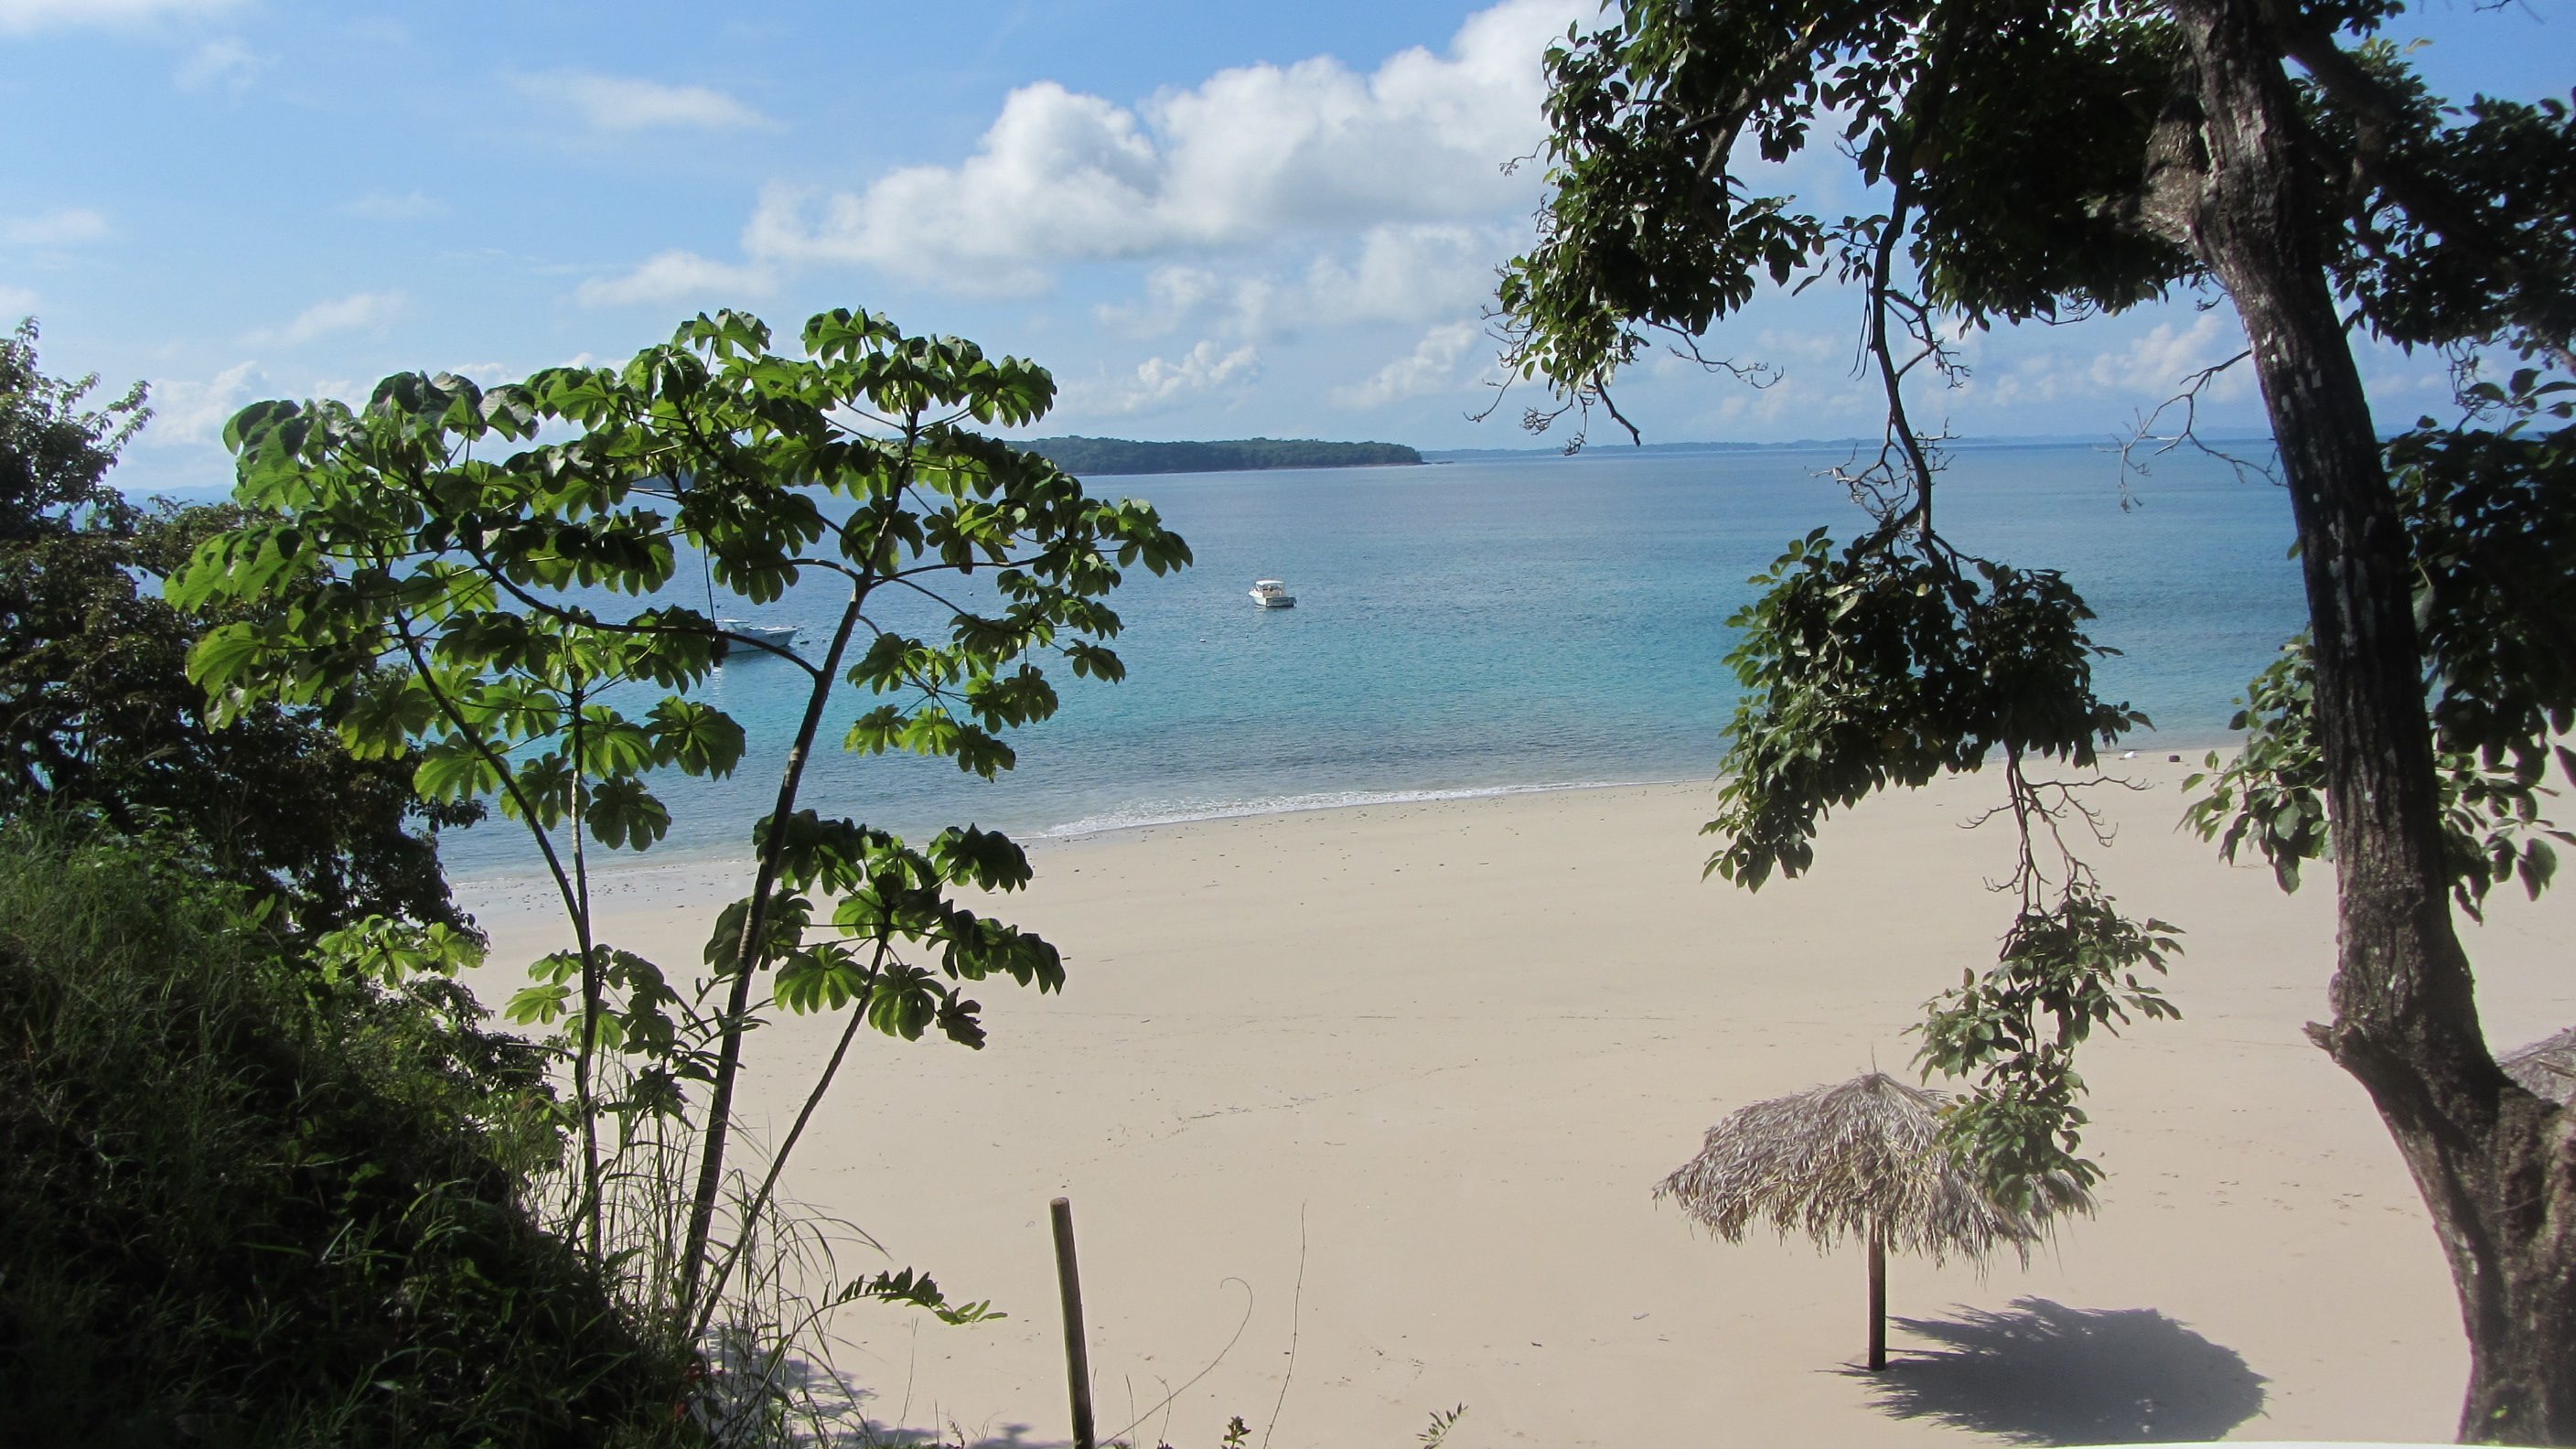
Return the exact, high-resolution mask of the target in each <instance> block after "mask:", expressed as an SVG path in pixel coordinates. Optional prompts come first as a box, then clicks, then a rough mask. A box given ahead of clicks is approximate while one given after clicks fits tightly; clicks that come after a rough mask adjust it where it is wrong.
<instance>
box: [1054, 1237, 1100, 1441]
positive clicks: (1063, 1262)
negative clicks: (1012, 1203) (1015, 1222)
mask: <svg viewBox="0 0 2576 1449" xmlns="http://www.w3.org/2000/svg"><path fill="white" fill-rule="evenodd" d="M1052 1207H1053V1210H1054V1216H1055V1281H1056V1287H1057V1288H1058V1289H1059V1290H1060V1291H1061V1292H1062V1293H1063V1295H1064V1376H1065V1381H1066V1383H1067V1384H1068V1385H1069V1386H1070V1387H1071V1388H1072V1391H1073V1449H1093V1445H1092V1427H1091V1350H1090V1348H1089V1347H1088V1346H1087V1345H1085V1344H1084V1342H1083V1335H1082V1271H1081V1269H1079V1268H1077V1267H1076V1266H1075V1265H1074V1261H1073V1204H1072V1202H1070V1201H1069V1200H1067V1199H1064V1198H1057V1199H1056V1200H1055V1202H1054V1203H1053V1204H1052Z"/></svg>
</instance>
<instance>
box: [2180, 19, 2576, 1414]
mask: <svg viewBox="0 0 2576 1449" xmlns="http://www.w3.org/2000/svg"><path fill="white" fill-rule="evenodd" d="M2173 9H2174V13H2175V15H2176V17H2177V19H2178V20H2180V22H2181V24H2182V30H2183V34H2184V39H2185V43H2186V60H2185V64H2186V67H2187V70H2186V75H2185V79H2184V85H2185V86H2186V87H2187V88H2188V89H2189V92H2190V93H2189V94H2187V95H2186V96H2185V97H2183V99H2184V100H2185V101H2186V103H2189V102H2193V101H2196V102H2197V112H2198V114H2197V117H2196V123H2197V124H2196V130H2197V135H2198V141H2199V147H2200V150H2201V153H2202V154H2201V155H2200V156H2199V157H2198V158H2197V160H2198V163H2199V164H2198V168H2197V169H2198V185H2197V188H2196V191H2197V194H2196V195H2195V196H2193V197H2192V198H2191V201H2192V204H2191V205H2190V206H2189V207H2188V208H2187V214H2188V217H2189V227H2190V241H2191V243H2192V245H2193V246H2194V247H2195V248H2196V249H2197V250H2198V251H2199V253H2200V255H2201V256H2202V258H2203V259H2204V260H2205V261H2206V262H2207V263H2208V264H2209V266H2210V268H2211V270H2212V271H2214V272H2215V273H2216V274H2217V275H2218V278H2219V280H2220V282H2221V283H2222V284H2223V285H2224V286H2225V287H2226V289H2227V291H2228V293H2229V295H2230V297H2231V298H2232V299H2233V300H2234V302H2235V304H2236V309H2237V312H2238V314H2239V315H2240V316H2241V317H2242V318H2243V319H2244V323H2245V330H2246V334H2247V337H2248V339H2249V341H2250V342H2251V343H2252V344H2253V354H2254V364H2255V370H2256V376H2257V377H2258V379H2259V381H2260V383H2261V386H2262V391H2263V399H2264V404H2265V407H2266V408H2267V410H2268V411H2269V413H2270V417H2271V422H2272V427H2273V433H2274V437H2275V438H2276V439H2277V441H2278V443H2279V446H2280V454H2281V467H2282V472H2283V474H2284V475H2285V478H2286V481H2287V483H2288V485H2289V492H2290V500H2291V505H2292V509H2293V511H2294V513H2295V515H2296V518H2297V521H2298V530H2299V539H2300V543H2301V546H2302V559H2301V562H2302V565H2303V568H2304V571H2305V576H2306V585H2307V596H2308V609H2309V615H2310V618H2311V621H2312V623H2313V626H2314V633H2315V651H2316V671H2317V698H2316V718H2317V729H2318V734H2319V739H2320V742H2321V745H2322V749H2323V755H2324V765H2325V773H2326V795H2327V807H2328V813H2329V815H2330V817H2331V821H2332V826H2333V837H2334V846H2335V858H2336V890H2337V906H2338V921H2339V930H2338V933H2337V942H2336V970H2335V976H2334V983H2333V988H2332V992H2331V998H2330V999H2331V1001H2332V1004H2333V1007H2334V1020H2333V1022H2332V1023H2331V1024H2329V1025H2324V1026H2313V1027H2311V1028H2310V1029H2309V1032H2310V1035H2311V1036H2312V1037H2313V1038H2314V1039H2315V1040H2316V1042H2317V1044H2318V1045H2319V1046H2321V1047H2323V1048H2324V1049H2325V1050H2326V1051H2327V1052H2328V1053H2330V1054H2331V1055H2332V1056H2333V1057H2334V1059H2335V1060H2336V1061H2337V1062H2338V1063H2339V1064H2340V1065H2342V1066H2343V1068H2344V1069H2345V1070H2346V1071H2348V1072H2350V1073H2351V1074H2352V1075H2353V1076H2354V1077H2355V1078H2356V1079H2358V1080H2359V1081H2360V1082H2361V1084H2362V1086H2363V1087H2364V1088H2365V1089H2367V1090H2368V1091H2369V1093H2370V1095H2371V1099H2372V1101H2373V1102H2374V1103H2375V1104H2376V1105H2377V1107H2378V1109H2379V1113H2380V1117H2381V1119H2382V1120H2383V1121H2384V1122H2386V1123H2387V1125H2388V1129H2389V1132H2390V1134H2391V1135H2392V1136H2393V1137H2394V1138H2395V1139H2396V1142H2397V1146H2398V1150H2399V1152H2400V1153H2401V1154H2402V1155H2403V1156H2404V1158H2405V1160H2406V1165H2407V1168H2408V1170H2409V1171H2410V1172H2411V1173H2412V1174H2413V1176H2414V1179H2415V1184H2416V1187H2417V1189H2418V1191H2420V1192H2421V1193H2422V1195H2423V1198H2424V1204H2425V1206H2426V1208H2427V1209H2428V1210H2429V1212H2430V1213H2431V1216H2432V1219H2433V1226H2434V1231H2435V1233H2436V1234H2437V1235H2438V1236H2439V1238H2440V1240H2441V1243H2442V1248H2443V1251H2444V1253H2445V1255H2446V1256H2447V1257H2448V1259H2449V1261H2450V1266H2451V1277H2452V1281H2453V1284H2454V1285H2455V1287H2456V1288H2457V1290H2458V1293H2459V1299H2460V1310H2461V1317H2462V1320H2463V1323H2464V1325H2465V1327H2466V1329H2467V1332H2468V1339H2469V1350H2470V1378H2469V1387H2468V1394H2467V1401H2466V1403H2465V1405H2464V1406H2463V1409H2462V1412H2461V1419H2460V1437H2461V1438H2462V1439H2463V1440H2466V1441H2488V1442H2512V1443H2523V1444H2576V1143H2571V1138H2570V1130H2569V1123H2568V1121H2567V1117H2568V1115H2569V1114H2567V1113H2564V1112H2562V1111H2561V1110H2559V1109H2558V1108H2557V1107H2555V1106H2554V1105H2553V1104H2551V1103H2548V1102H2546V1101H2542V1100H2540V1099H2538V1098H2536V1097H2533V1096H2532V1095H2531V1094H2530V1093H2528V1092H2525V1091H2524V1090H2523V1089H2521V1088H2520V1087H2518V1086H2516V1085H2514V1084H2513V1082H2512V1081H2511V1080H2510V1079H2508V1078H2507V1077H2506V1076H2505V1075H2504V1073H2503V1072H2502V1071H2501V1070H2500V1069H2499V1068H2498V1067H2497V1066H2496V1064H2495V1059H2494V1057H2493V1056H2492V1055H2491V1054H2490V1053H2489V1052H2488V1050H2487V1046H2486V1040H2485V1037H2484V1034H2483V1033H2482V1031H2481V1030H2480V1027H2479V1023H2478V1013H2477V1003H2476V998H2475V991H2474V984H2475V983H2474V981H2473V979H2472V976H2471V972H2470V967H2469V962H2468V957H2467V955H2466V953H2465V952H2464V951H2463V950H2462V949H2461V946H2460V942H2459V938H2458V936H2457V935H2456V934H2455V932H2454V931H2453V929H2452V921H2451V908H2450V900H2449V893H2448V887H2449V873H2448V869H2447V867H2446V865H2445V862H2444V858H2443V848H2442V847H2443V841H2442V818H2441V797H2440V790H2439V785H2438V781H2437V777H2436V774H2435V769H2434V759H2433V744H2432V730H2431V726H2430V723H2429V721H2428V719H2427V717H2426V713H2425V703H2424V686H2423V682H2422V668H2423V666H2422V656H2421V652H2420V649H2419V646H2418V642H2417V638H2416V632H2415V623H2414V616H2413V611H2412V587H2411V584H2412V580H2411V577H2410V574H2409V566H2408V562H2407V551H2406V543H2405V538H2404V535H2403V532H2402V531H2401V527H2400V524H2399V522H2398V519H2397V513H2396V507H2395V500H2394V498H2393V497H2392V495H2391V491H2390V488H2389V485H2388V479H2387V476H2386V474H2385V472H2384V470H2383V469H2382V466H2381V463H2380V453H2379V441H2378V435H2377V433H2376V431H2375V430H2374V428H2373V427H2372V424H2371V418H2370V408H2369V403H2368V400H2367V398H2366V396H2365V394H2364V392H2363V389H2362V385H2361V378H2360V374H2359V371H2358V369H2357V368H2356V367H2355V366H2354V363H2353V358H2352V350H2351V347H2350V344H2349V342H2348V340H2347V337H2346V334H2345V331H2344V328H2343V325H2342V320H2341V318H2340V317H2339V316H2338V314H2337V310H2336V306H2335V301H2334V297H2333V294H2332V293H2331V291H2330V290H2329V289H2328V286H2327V282H2326V272H2325V265H2324V263H2325V258H2324V254H2323V251H2322V243H2321V240H2320V237H2319V229H2318V226H2317V217H2318V215H2319V213H2318V211H2317V209H2316V198H2315V197H2314V196H2313V193H2312V191H2311V186H2312V184H2313V181H2312V178H2311V176H2310V175H2309V168H2308V167H2307V166H2306V165H2305V164H2304V158H2303V155H2302V133H2301V129H2300V125H2301V123H2300V121H2299V114H2298V110H2297V105H2296V100H2295V96H2294V94H2293V92H2292V90H2291V88H2290V84H2289V80H2288V77H2287V75H2286V73H2285V72H2284V71H2283V69H2282V66H2281V61H2280V57H2279V55H2278V54H2277V52H2276V50H2275V49H2274V48H2273V46H2272V45H2271V43H2270V42H2269V41H2268V40H2267V39H2266V34H2265V30H2264V27H2263V25H2262V23H2261V16H2260V15H2259V13H2258V0H2174V5H2173ZM2167 180H2168V181H2169V180H2170V178H2167ZM2169 214H2170V213H2169Z"/></svg>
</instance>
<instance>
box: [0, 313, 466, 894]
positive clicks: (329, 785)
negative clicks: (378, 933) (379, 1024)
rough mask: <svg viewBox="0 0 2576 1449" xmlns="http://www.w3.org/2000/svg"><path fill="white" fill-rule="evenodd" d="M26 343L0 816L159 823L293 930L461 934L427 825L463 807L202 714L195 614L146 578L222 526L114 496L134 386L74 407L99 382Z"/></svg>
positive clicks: (15, 413) (0, 656)
mask: <svg viewBox="0 0 2576 1449" xmlns="http://www.w3.org/2000/svg"><path fill="white" fill-rule="evenodd" d="M35 343H36V332H35V328H34V325H33V324H32V323H28V324H24V325H22V326H21V327H20V328H19V329H18V332H17V333H16V335H15V337H14V338H12V339H9V340H7V341H0V811H8V812H16V811H21V810H25V809H29V808H35V807H39V806H46V805H50V806H53V807H55V808H66V809H67V808H75V807H86V808H94V809H97V810H100V811H102V812H104V813H105V814H106V815H107V816H108V817H109V818H110V819H112V820H114V821H116V822H118V823H119V824H120V825H121V826H124V827H126V828H129V829H132V828H141V827H142V826H144V825H145V824H147V823H151V822H166V823H168V824H169V825H172V826H174V827H176V828H178V829H181V830H184V831H186V832H187V833H188V834H189V835H190V836H191V837H192V838H193V839H194V840H195V841H196V842H197V843H198V846H199V848H201V849H202V850H203V851H205V852H206V853H207V856H208V858H209V859H210V860H212V861H214V862H215V863H216V864H217V865H218V866H219V867H220V868H221V869H222V870H223V871H224V873H225V874H226V875H227V876H228V877H230V878H231V879H234V880H236V881H238V882H241V883H243V884H245V885H248V886H251V887H253V888H255V889H258V890H261V891H263V892H266V893H271V894H275V895H277V896H278V897H279V898H280V900H281V901H282V903H283V904H284V906H285V907H286V910H287V918H288V919H290V920H291V921H293V922H294V923H295V924H296V925H297V926H298V927H299V928H300V929H302V930H305V931H307V932H321V931H327V930H330V929H332V928H334V927H336V926H340V925H344V924H346V923H347V922H349V921H350V920H352V919H354V918H356V917H359V916H364V915H368V914H381V915H388V916H394V917H400V918H405V919H409V920H413V921H438V922H444V923H446V924H447V925H449V926H451V927H461V926H463V924H464V922H463V920H462V918H461V917H459V916H458V915H456V913H455V910H454V907H453V906H452V905H451V904H450V903H449V900H448V895H447V887H446V883H445V881H444V879H443V878H442V877H441V876H440V874H439V871H438V856H437V845H436V832H437V829H438V828H439V827H440V826H442V825H452V824H458V823H462V822H463V821H465V820H467V819H470V818H472V816H473V815H475V814H476V813H479V812H476V811H474V810H472V809H460V808H457V807H453V806H444V805H433V804H423V803H421V802H419V801H417V800H415V799H414V797H413V796H412V794H411V791H410V788H409V786H410V781H409V778H408V774H407V772H405V771H402V770H399V769H396V768H392V767H389V766H388V765H386V764H384V763H381V762H371V761H365V760H360V759H356V758H353V757H352V755H351V754H350V753H349V751H347V750H346V749H344V748H343V747H342V745H341V743H340V741H339V739H338V738H337V736H336V735H335V734H334V733H333V732H332V731H331V730H329V729H328V728H325V727H324V726H323V725H322V723H321V722H320V721H318V720H317V719H316V718H315V716H314V712H313V711H311V710H309V709H289V708H279V707H274V706H268V707H261V708H258V709H253V710H248V711H244V712H242V714H241V715H240V717H239V718H237V719H235V720H232V721H230V722H229V727H219V726H218V724H217V722H216V721H215V720H213V719H211V718H210V717H209V716H208V714H207V712H206V709H205V698H204V695H203V694H202V693H201V692H199V691H198V689H197V688H196V687H195V686H194V685H193V684H191V683H190V682H189V680H188V677H187V670H186V665H187V656H188V651H189V649H190V648H191V647H192V646H193V645H194V644H195V642H196V640H197V638H198V636H199V634H200V633H201V632H202V631H203V629H204V627H205V622H206V621H205V619H204V618H203V617H202V616H198V615H191V614H188V613H185V612H182V611H181V610H178V609H175V608H173V607H171V605H169V604H168V603H166V602H165V601H163V600H162V599H161V598H159V597H157V596H156V595H157V580H158V579H159V578H160V577H162V576H163V575H165V574H166V573H167V572H168V571H169V569H170V567H171V565H172V563H173V561H174V559H175V558H177V557H183V556H184V555H185V553H186V551H187V548H188V547H189V545H190V544H191V542H192V541H193V538H194V537H195V536H196V535H198V534H200V533H203V532H205V531H207V530H208V529H210V528H212V527H215V526H217V524H218V522H219V521H220V520H221V519H222V518H223V516H224V515H223V514H222V513H221V512H220V511H219V510H206V509H177V508H174V507H170V506H167V505H165V506H163V507H161V508H158V509H147V508H142V507H138V506H136V505H134V504H132V503H129V502H128V501H127V500H126V499H125V498H124V497H123V495H121V494H119V493H118V492H117V491H116V490H115V489H114V488H113V487H112V486H110V485H109V484H108V482H107V475H108V472H109V470H110V468H111V467H112V466H113V465H114V463H115V461H116V454H117V450H118V449H119V448H121V447H122V446H123V445H124V444H125V442H126V441H127V440H128V439H130V438H131V437H132V436H133V435H134V433H135V431H136V430H137V429H138V428H140V427H141V426H142V424H143V422H144V420H145V418H146V417H147V416H148V413H147V412H146V410H145V409H144V407H143V393H142V389H141V387H140V385H138V386H137V387H136V388H134V389H133V390H131V391H129V392H128V393H126V394H125V395H124V396H123V397H122V398H120V399H118V400H116V401H115V402H112V403H109V404H107V405H106V406H104V407H101V408H96V409H90V408H86V407H85V406H84V399H85V398H86V397H87V395H88V394H89V392H90V391H91V390H92V389H93V388H94V386H95V382H96V380H95V379H82V380H79V381H72V382H64V381H58V380H55V379H52V378H49V377H47V376H46V375H45V374H44V373H43V371H42V370H41V369H40V368H39V367H38V365H37V359H36V351H35ZM424 827H425V828H424ZM416 831H417V833H415V832H416Z"/></svg>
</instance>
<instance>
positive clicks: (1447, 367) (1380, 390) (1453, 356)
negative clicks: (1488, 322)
mask: <svg viewBox="0 0 2576 1449" xmlns="http://www.w3.org/2000/svg"><path fill="white" fill-rule="evenodd" d="M1482 335H1483V334H1482V333H1480V332H1478V331H1477V329H1476V327H1475V325H1474V324H1473V323H1468V322H1449V323H1444V324H1442V325H1440V326H1438V327H1434V328H1432V329H1431V330H1430V331H1428V332H1425V333H1423V334H1422V340H1421V341H1420V342H1417V343H1415V344H1414V346H1413V351H1412V353H1411V354H1410V355H1409V356H1405V357H1399V358H1397V359H1396V360H1394V361H1393V362H1390V363H1388V364H1387V365H1386V366H1384V367H1381V368H1379V369H1378V370H1377V372H1376V373H1375V374H1374V375H1372V376H1371V377H1370V378H1369V380H1368V381H1366V382H1363V383H1361V384H1359V385H1358V386H1356V387H1341V388H1335V389H1333V401H1335V402H1337V403H1340V404H1341V405H1343V406H1344V407H1355V408H1374V407H1383V406H1385V405H1386V404H1388V403H1391V402H1398V401H1401V400H1403V399H1405V398H1409V397H1422V396H1425V395H1427V394H1431V393H1440V392H1449V391H1452V390H1454V389H1456V388H1458V387H1460V386H1462V385H1463V384H1464V383H1465V381H1466V379H1464V378H1462V377H1460V376H1459V373H1458V363H1459V361H1460V359H1462V358H1464V357H1466V356H1467V354H1468V353H1469V351H1471V350H1472V349H1473V348H1474V347H1475V346H1476V341H1477V339H1478V338H1479V337H1480V336H1482Z"/></svg>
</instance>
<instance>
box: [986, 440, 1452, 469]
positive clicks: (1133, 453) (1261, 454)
mask: <svg viewBox="0 0 2576 1449" xmlns="http://www.w3.org/2000/svg"><path fill="white" fill-rule="evenodd" d="M1021 446H1022V447H1025V448H1027V449H1028V450H1029V451H1030V452H1032V453H1038V454H1041V455H1043V456H1044V457H1045V458H1046V459H1047V461H1049V462H1051V463H1053V464H1055V465H1056V466H1057V467H1059V468H1062V469H1063V470H1064V471H1066V472H1068V473H1075V474H1091V475H1097V474H1102V473H1239V472H1244V471H1247V470H1250V469H1255V468H1380V467H1387V466H1390V465H1395V464H1411V463H1420V462H1421V461H1422V455H1421V454H1420V453H1417V452H1415V451H1414V450H1413V449H1411V448H1408V447H1406V446H1404V445H1403V444H1402V443H1327V442H1323V441H1321V440H1319V439H1315V438H1229V439H1224V440H1221V441H1218V442H1210V443H1140V442H1137V441H1136V440H1134V439H1132V438H1078V437H1065V438H1031V439H1030V440H1029V441H1028V442H1026V443H1024V444H1022V445H1021Z"/></svg>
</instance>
